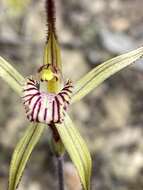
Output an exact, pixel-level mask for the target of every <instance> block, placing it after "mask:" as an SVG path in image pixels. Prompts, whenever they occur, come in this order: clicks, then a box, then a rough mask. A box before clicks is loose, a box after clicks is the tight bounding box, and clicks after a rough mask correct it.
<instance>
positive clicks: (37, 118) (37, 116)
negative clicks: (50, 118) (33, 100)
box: [36, 102, 41, 122]
mask: <svg viewBox="0 0 143 190" xmlns="http://www.w3.org/2000/svg"><path fill="white" fill-rule="evenodd" d="M38 106H39V107H38V111H37V115H36V121H37V122H39V112H40V109H41V102H39V105H38Z"/></svg>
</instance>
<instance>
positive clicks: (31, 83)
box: [27, 82, 35, 86]
mask: <svg viewBox="0 0 143 190" xmlns="http://www.w3.org/2000/svg"><path fill="white" fill-rule="evenodd" d="M27 85H32V86H33V85H34V86H35V83H34V82H27Z"/></svg>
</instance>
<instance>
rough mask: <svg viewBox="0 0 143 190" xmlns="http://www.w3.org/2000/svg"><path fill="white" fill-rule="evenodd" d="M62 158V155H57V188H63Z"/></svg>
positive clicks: (60, 189) (62, 189) (61, 189)
mask: <svg viewBox="0 0 143 190" xmlns="http://www.w3.org/2000/svg"><path fill="white" fill-rule="evenodd" d="M63 165H64V158H63V156H58V157H57V170H58V180H59V188H58V189H59V190H64V170H63Z"/></svg>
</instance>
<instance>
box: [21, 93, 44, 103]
mask: <svg viewBox="0 0 143 190" xmlns="http://www.w3.org/2000/svg"><path fill="white" fill-rule="evenodd" d="M39 95H40V92H38V93H36V94H34V95H31V96H32V97H31V98H29V99H28V100H25V101H24V104H25V103H26V102H29V104H31V101H32V99H33V98H34V97H35V96H39Z"/></svg>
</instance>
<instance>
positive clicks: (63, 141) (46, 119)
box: [0, 0, 143, 190]
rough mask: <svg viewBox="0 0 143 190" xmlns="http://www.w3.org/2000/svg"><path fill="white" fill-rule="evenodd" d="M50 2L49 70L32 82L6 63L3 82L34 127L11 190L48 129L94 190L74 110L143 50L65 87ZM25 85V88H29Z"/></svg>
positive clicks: (1, 63) (16, 157) (18, 156)
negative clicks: (71, 111)
mask: <svg viewBox="0 0 143 190" xmlns="http://www.w3.org/2000/svg"><path fill="white" fill-rule="evenodd" d="M45 1H46V13H47V26H48V35H47V41H46V44H45V48H44V61H43V65H42V66H41V67H40V68H39V69H38V72H37V73H36V75H32V77H27V78H26V79H25V78H24V77H23V76H22V75H21V74H20V73H19V72H18V71H17V70H16V69H14V68H13V67H12V66H11V65H10V64H9V63H8V62H7V61H5V60H4V59H3V58H2V57H0V77H1V78H2V79H3V80H4V81H6V82H7V83H8V84H9V86H10V87H11V88H13V90H14V91H15V92H16V93H17V94H18V95H19V96H20V97H21V99H22V103H23V105H24V108H25V112H26V115H27V118H28V120H29V121H30V123H31V124H30V126H29V127H27V129H26V131H25V133H24V135H23V136H22V138H21V139H20V141H19V143H18V144H17V146H16V148H15V150H14V153H13V156H12V160H11V165H10V171H9V184H8V190H16V189H17V187H18V185H19V183H20V180H21V177H22V174H23V171H24V169H25V167H26V164H27V161H28V160H29V157H30V155H31V153H32V151H33V149H34V147H35V146H36V144H37V143H38V141H39V139H40V137H41V135H42V134H43V131H44V130H45V128H46V127H47V126H49V127H50V129H51V131H52V133H53V141H54V143H55V145H56V146H57V147H56V148H57V149H56V148H55V149H56V151H57V152H58V156H59V155H61V154H62V153H63V151H61V149H63V147H64V148H65V150H66V151H67V152H68V154H69V156H70V158H71V160H72V161H73V163H74V165H75V167H76V169H77V171H78V174H79V177H80V180H81V184H82V186H83V189H84V190H90V177H91V168H92V161H91V156H90V153H89V151H88V148H87V145H86V143H85V141H84V139H83V138H82V137H81V135H80V133H79V132H78V130H77V129H76V127H75V126H74V124H73V121H72V120H71V119H70V117H69V116H68V113H67V111H68V109H69V107H70V104H73V103H75V102H77V101H79V100H81V99H82V98H83V97H85V96H86V95H87V94H88V93H89V92H90V91H92V90H93V89H95V88H96V87H98V86H99V85H100V84H102V83H103V82H104V81H105V80H106V79H107V78H109V77H110V76H112V75H113V74H115V73H117V72H118V71H120V70H122V69H123V68H125V67H127V66H128V65H130V64H131V63H133V62H135V61H136V60H138V59H140V58H141V57H142V56H143V47H141V48H138V49H136V50H133V51H131V52H129V53H125V54H123V55H120V56H117V57H115V58H112V59H110V60H108V61H106V62H104V63H102V64H100V65H99V66H97V67H95V68H94V69H92V70H91V71H90V72H89V73H87V74H86V75H85V76H83V77H82V78H81V79H80V80H79V81H77V82H76V83H75V84H74V86H73V84H72V82H71V81H70V80H67V82H65V80H64V77H63V74H62V64H61V56H60V47H59V43H58V38H57V34H56V27H55V21H56V19H55V18H56V17H55V5H54V0H45ZM23 81H24V82H23Z"/></svg>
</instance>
